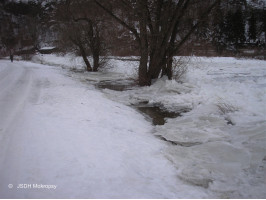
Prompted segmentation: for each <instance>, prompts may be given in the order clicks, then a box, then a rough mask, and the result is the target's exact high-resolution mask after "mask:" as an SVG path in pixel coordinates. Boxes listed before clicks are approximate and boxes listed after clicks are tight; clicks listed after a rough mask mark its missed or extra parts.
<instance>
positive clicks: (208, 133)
mask: <svg viewBox="0 0 266 200" xmlns="http://www.w3.org/2000/svg"><path fill="white" fill-rule="evenodd" d="M51 57H53V56H51ZM57 59H58V60H60V59H62V58H60V57H57ZM43 60H44V61H48V59H47V58H45V57H44V58H43ZM49 60H53V59H49ZM54 60H56V59H54ZM61 62H62V63H64V61H63V60H61ZM68 64H69V63H68ZM64 66H65V67H67V65H64ZM73 66H77V65H76V64H75V63H74V65H72V67H73ZM80 66H81V63H80ZM68 67H70V65H68ZM136 68H137V62H136V61H122V60H116V59H113V60H111V61H110V65H109V67H108V68H106V69H104V70H103V72H99V73H85V74H80V73H70V74H69V75H70V76H72V77H73V78H77V79H81V80H82V81H83V82H87V83H97V82H100V81H106V80H110V81H114V80H117V79H119V80H120V82H123V80H128V78H132V77H133V78H134V77H135V74H136V73H135V72H136ZM265 77H266V62H265V61H260V60H238V59H234V58H192V59H191V61H190V63H189V69H188V73H187V75H186V77H185V78H184V79H183V83H178V82H176V81H168V80H165V79H160V80H158V81H157V82H156V83H154V84H153V85H152V86H151V87H143V88H138V87H135V88H134V87H133V88H131V90H127V91H113V90H110V89H103V90H102V92H103V93H105V95H107V96H108V97H109V98H110V99H112V100H115V101H118V102H121V103H123V104H125V105H132V104H134V105H135V104H138V103H141V102H146V103H148V105H160V106H161V107H163V108H164V109H167V110H169V111H175V110H176V109H177V108H179V107H180V106H181V107H187V108H189V109H191V111H190V112H188V113H186V114H183V116H182V117H179V118H175V119H167V123H166V124H165V125H163V126H155V127H154V129H153V134H154V135H156V136H158V138H161V139H163V140H164V141H166V142H165V144H167V145H168V148H167V149H166V153H165V155H166V156H167V158H168V159H169V160H171V161H172V163H173V164H174V166H175V167H176V168H177V171H176V173H177V176H178V177H179V178H180V179H181V180H183V181H184V182H185V183H186V184H189V185H194V186H196V187H198V188H204V189H206V190H207V191H208V192H209V195H210V196H211V194H212V195H213V196H215V197H220V198H234V197H238V198H243V197H245V198H254V197H257V198H265V196H266V193H265V191H264V189H263V188H265V185H266V183H265V180H266V177H265V174H266V172H265V170H266V166H265V165H266V161H265V160H266V157H265V156H266V132H265V130H266V117H265V116H266V110H265V109H266V106H265V102H266V78H265ZM167 141H168V142H167Z"/></svg>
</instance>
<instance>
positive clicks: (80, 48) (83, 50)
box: [78, 43, 92, 71]
mask: <svg viewBox="0 0 266 200" xmlns="http://www.w3.org/2000/svg"><path fill="white" fill-rule="evenodd" d="M78 47H79V50H80V53H81V56H82V58H83V61H84V62H85V64H86V67H87V71H92V67H91V64H90V62H89V60H88V58H87V54H86V51H85V49H84V47H83V46H82V44H81V43H79V44H78Z"/></svg>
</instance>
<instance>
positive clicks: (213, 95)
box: [0, 55, 266, 198]
mask: <svg viewBox="0 0 266 200" xmlns="http://www.w3.org/2000/svg"><path fill="white" fill-rule="evenodd" d="M33 62H37V63H43V64H49V65H54V66H61V67H63V68H70V69H74V68H77V69H80V68H82V66H83V64H82V60H81V58H76V57H74V56H70V55H67V56H55V55H37V56H35V57H34V58H33ZM137 64H138V63H137V61H128V60H117V59H110V60H109V64H108V65H107V67H106V68H105V69H103V70H102V71H101V72H97V73H75V72H73V71H68V70H62V69H61V68H58V67H57V68H56V67H49V66H44V65H39V64H31V63H26V62H19V63H18V64H16V63H14V64H10V63H8V62H6V61H1V64H0V70H1V71H0V76H1V79H0V81H1V82H3V83H5V84H4V85H3V84H2V83H1V85H0V89H1V95H0V97H1V99H0V100H1V101H0V106H1V110H2V108H3V109H4V111H5V112H6V113H8V114H5V115H7V117H5V115H3V114H2V112H1V115H0V116H1V122H0V123H1V124H0V125H1V127H0V128H2V127H3V128H2V130H1V132H0V133H1V141H0V142H1V146H4V147H5V148H4V149H5V151H3V152H1V154H0V155H1V157H0V158H1V160H0V161H1V163H0V164H1V173H0V179H1V180H5V181H1V188H0V194H4V195H2V196H4V197H9V196H10V195H11V196H12V197H21V195H22V197H85V198H93V197H105V198H110V197H124V198H134V197H135V198H149V197H153V198H158V197H159V198H160V197H161V198H167V197H168V198H173V197H174V198H195V197H198V198H204V197H209V198H266V191H265V186H266V181H265V180H266V106H265V104H266V62H265V61H259V60H237V59H234V58H192V59H191V61H190V62H189V65H188V66H189V68H188V73H187V74H186V76H185V77H184V78H183V79H182V83H179V82H177V81H169V80H166V79H164V78H162V79H160V80H158V81H156V82H155V83H154V84H153V85H152V86H151V87H142V88H139V87H134V88H132V90H127V91H113V90H109V89H103V90H101V91H98V90H97V89H96V88H95V87H94V86H93V84H95V83H97V82H100V81H105V80H111V81H115V80H119V81H120V82H126V81H128V80H129V79H130V78H135V77H136V74H137ZM11 66H12V67H13V68H9V67H11ZM14 69H15V70H14ZM11 72H12V73H11ZM8 74H11V75H9V76H8ZM67 76H69V77H67ZM2 77H3V78H2ZM8 77H9V78H8ZM2 79H3V80H2ZM2 91H3V92H2ZM11 91H12V92H11ZM14 91H17V92H14ZM8 92H9V93H8ZM21 99H22V100H23V101H21ZM21 102H22V103H21ZM140 102H148V105H153V104H156V105H160V106H161V107H163V108H165V109H167V110H170V111H175V110H177V109H178V108H179V107H187V108H189V109H191V111H190V112H188V113H184V114H183V115H182V117H178V118H174V119H167V123H166V124H165V125H163V126H152V125H151V123H149V122H148V121H146V120H145V118H144V116H142V115H141V114H140V113H138V112H137V111H136V110H134V109H133V108H132V107H129V106H130V105H132V104H138V103H140ZM2 119H5V120H6V121H2ZM11 125H12V126H11ZM154 136H159V137H160V138H163V139H164V140H166V141H163V140H160V139H159V137H154ZM29 141H30V142H29ZM167 141H169V142H167ZM25 143H27V145H25ZM9 181H11V182H10V183H12V181H13V182H14V183H24V182H25V183H36V182H37V183H43V184H45V183H46V184H48V183H49V184H53V183H54V184H56V185H58V189H56V191H45V190H42V191H37V190H9V189H8V190H7V189H6V188H7V184H8V183H9ZM15 181H18V182H15ZM7 182H8V183H7ZM66 188H67V189H66Z"/></svg>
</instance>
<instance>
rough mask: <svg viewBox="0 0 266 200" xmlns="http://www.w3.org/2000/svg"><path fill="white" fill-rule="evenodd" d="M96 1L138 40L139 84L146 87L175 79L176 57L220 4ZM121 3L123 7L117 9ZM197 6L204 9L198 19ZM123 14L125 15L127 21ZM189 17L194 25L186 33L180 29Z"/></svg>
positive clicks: (186, 0) (201, 0) (184, 0)
mask: <svg viewBox="0 0 266 200" xmlns="http://www.w3.org/2000/svg"><path fill="white" fill-rule="evenodd" d="M94 1H95V3H96V4H97V5H98V6H99V7H100V8H102V9H103V10H105V11H106V13H108V14H109V15H110V16H111V17H113V18H114V19H115V20H116V21H117V22H118V23H120V24H121V25H122V26H124V27H125V28H127V29H128V30H129V31H130V32H131V33H132V34H133V35H134V36H135V38H136V41H137V43H138V45H139V51H140V63H139V84H140V85H141V86H144V85H150V84H151V81H152V79H156V78H158V77H159V76H160V74H162V75H167V76H168V78H169V79H171V78H172V76H173V74H172V63H173V56H174V55H176V54H177V53H178V52H179V50H180V48H181V47H182V45H183V44H184V43H185V42H187V41H188V39H189V38H190V36H191V35H192V34H193V33H194V31H195V30H196V29H197V28H198V27H200V25H201V24H202V20H203V19H204V18H206V17H207V16H208V14H209V13H210V12H211V10H212V9H213V8H214V7H215V6H216V5H217V4H218V2H219V1H220V0H196V1H195V0H193V1H192V0H119V1H116V0H112V1H106V0H94ZM118 3H120V4H121V5H120V6H119V7H115V5H117V4H118ZM195 5H202V6H199V7H200V8H201V9H199V10H197V11H198V13H197V15H196V14H194V13H193V12H195V10H193V8H194V7H195ZM117 9H119V12H117ZM120 13H126V18H122V17H121V14H120ZM187 13H191V25H190V26H189V27H187V28H186V29H185V30H184V29H181V28H182V24H183V23H184V21H185V20H186V18H185V17H186V16H187ZM130 19H133V20H135V21H134V22H130Z"/></svg>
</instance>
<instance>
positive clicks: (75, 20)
mask: <svg viewBox="0 0 266 200" xmlns="http://www.w3.org/2000/svg"><path fill="white" fill-rule="evenodd" d="M93 4H94V3H93V2H91V1H84V0H76V1H71V0H66V1H64V2H63V3H62V4H61V5H60V6H59V8H58V11H57V17H58V18H60V20H59V26H60V28H61V37H62V38H63V40H62V41H65V42H66V43H65V44H68V42H69V41H70V42H71V43H72V44H73V45H74V46H76V47H77V48H78V49H79V52H80V54H81V56H82V58H83V60H84V62H85V64H86V67H87V71H98V68H99V67H100V64H101V63H100V55H101V54H102V53H103V51H104V42H103V37H102V36H101V34H100V29H101V28H102V22H101V20H100V19H98V18H97V17H96V15H95V12H96V11H95V6H94V7H93ZM96 10H97V9H96ZM89 54H91V55H92V58H93V65H91V63H90V61H89V60H88V55H89Z"/></svg>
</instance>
